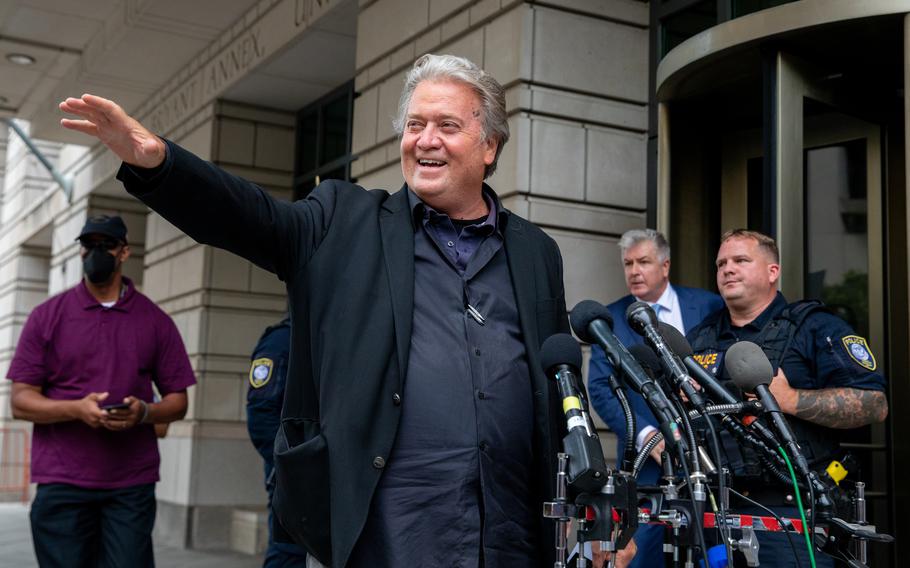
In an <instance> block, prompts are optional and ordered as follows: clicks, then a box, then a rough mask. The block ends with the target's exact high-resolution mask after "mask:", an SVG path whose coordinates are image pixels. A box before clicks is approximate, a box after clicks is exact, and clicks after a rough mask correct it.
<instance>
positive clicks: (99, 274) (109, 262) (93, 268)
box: [82, 247, 117, 284]
mask: <svg viewBox="0 0 910 568" xmlns="http://www.w3.org/2000/svg"><path fill="white" fill-rule="evenodd" d="M116 268H117V259H116V258H115V257H114V255H112V254H111V253H109V252H107V251H106V250H104V249H103V248H102V247H97V248H93V249H92V250H91V251H89V253H88V254H87V255H85V258H83V259H82V269H83V270H84V271H85V275H86V276H88V279H89V281H90V282H91V283H92V284H103V283H105V282H107V281H108V280H110V278H111V275H112V274H113V273H114V270H115V269H116Z"/></svg>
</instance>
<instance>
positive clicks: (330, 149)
mask: <svg viewBox="0 0 910 568" xmlns="http://www.w3.org/2000/svg"><path fill="white" fill-rule="evenodd" d="M353 109H354V82H353V81H351V82H349V83H346V84H345V85H343V86H342V87H340V88H338V89H336V90H334V91H332V92H331V93H329V94H328V95H326V96H324V97H322V98H321V99H319V100H318V101H316V102H314V103H313V104H311V105H308V106H307V107H305V108H303V109H302V110H300V111H299V112H298V113H297V141H296V156H295V161H294V199H301V198H303V197H306V195H307V194H308V193H309V192H310V191H312V189H313V188H314V187H316V184H317V183H319V182H320V181H322V180H326V179H341V180H345V181H352V180H351V161H352V160H353V156H352V155H351V121H352V120H351V119H352V116H353Z"/></svg>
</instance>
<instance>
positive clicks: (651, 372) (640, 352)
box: [629, 343, 664, 379]
mask: <svg viewBox="0 0 910 568" xmlns="http://www.w3.org/2000/svg"><path fill="white" fill-rule="evenodd" d="M629 353H631V354H632V356H633V357H635V360H636V361H638V364H639V365H641V368H642V369H644V370H645V372H646V373H647V374H648V376H649V377H651V378H652V379H656V378H657V377H659V376H660V375H662V374H663V372H664V369H663V367H662V366H661V364H660V359H659V358H658V357H657V354H656V353H654V351H653V350H652V349H651V348H650V347H648V346H647V345H644V344H642V343H637V344H635V345H633V346H632V347H629Z"/></svg>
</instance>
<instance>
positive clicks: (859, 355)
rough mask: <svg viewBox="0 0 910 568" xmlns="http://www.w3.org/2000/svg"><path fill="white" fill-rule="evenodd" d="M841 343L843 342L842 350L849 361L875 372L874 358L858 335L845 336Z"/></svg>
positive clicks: (864, 341) (866, 344)
mask: <svg viewBox="0 0 910 568" xmlns="http://www.w3.org/2000/svg"><path fill="white" fill-rule="evenodd" d="M841 341H843V342H844V348H845V349H846V350H847V353H848V354H849V355H850V358H851V359H853V360H854V361H856V362H857V363H859V365H860V366H862V367H865V368H866V369H869V370H870V371H874V370H875V367H876V364H875V356H874V355H872V350H871V349H869V344H868V343H866V340H865V339H864V338H862V337H860V336H858V335H847V336H845V337H844V338H843V339H841Z"/></svg>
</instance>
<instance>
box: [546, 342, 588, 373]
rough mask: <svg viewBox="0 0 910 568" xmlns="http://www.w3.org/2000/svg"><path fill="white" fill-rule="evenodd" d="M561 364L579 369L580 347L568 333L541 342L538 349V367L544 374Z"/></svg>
mask: <svg viewBox="0 0 910 568" xmlns="http://www.w3.org/2000/svg"><path fill="white" fill-rule="evenodd" d="M563 364H564V365H570V366H572V367H574V368H575V369H581V346H579V345H578V342H577V341H575V338H574V337H572V336H571V335H569V334H568V333H557V334H555V335H551V336H550V337H548V338H547V340H546V341H544V342H543V345H542V346H541V348H540V366H541V367H543V370H544V372H545V373H546V372H549V371H550V369H552V368H553V367H555V366H557V365H563Z"/></svg>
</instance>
